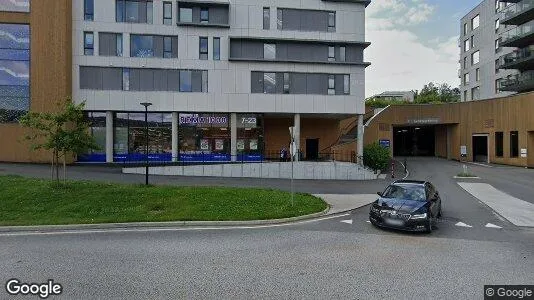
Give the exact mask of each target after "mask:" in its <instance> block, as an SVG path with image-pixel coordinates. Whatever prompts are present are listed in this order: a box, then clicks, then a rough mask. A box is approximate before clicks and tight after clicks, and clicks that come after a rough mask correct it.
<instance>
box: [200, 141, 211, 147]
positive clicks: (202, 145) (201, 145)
mask: <svg viewBox="0 0 534 300" xmlns="http://www.w3.org/2000/svg"><path fill="white" fill-rule="evenodd" d="M200 150H210V143H209V140H206V139H203V140H200Z"/></svg>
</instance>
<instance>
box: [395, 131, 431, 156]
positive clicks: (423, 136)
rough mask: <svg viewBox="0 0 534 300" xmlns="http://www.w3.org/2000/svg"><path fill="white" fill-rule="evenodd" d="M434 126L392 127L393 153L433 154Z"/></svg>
mask: <svg viewBox="0 0 534 300" xmlns="http://www.w3.org/2000/svg"><path fill="white" fill-rule="evenodd" d="M435 154H436V130H435V126H409V127H394V133H393V155H395V156H435Z"/></svg>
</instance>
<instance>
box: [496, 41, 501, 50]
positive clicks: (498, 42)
mask: <svg viewBox="0 0 534 300" xmlns="http://www.w3.org/2000/svg"><path fill="white" fill-rule="evenodd" d="M500 50H501V38H498V39H496V40H495V53H497V52H499V51H500Z"/></svg>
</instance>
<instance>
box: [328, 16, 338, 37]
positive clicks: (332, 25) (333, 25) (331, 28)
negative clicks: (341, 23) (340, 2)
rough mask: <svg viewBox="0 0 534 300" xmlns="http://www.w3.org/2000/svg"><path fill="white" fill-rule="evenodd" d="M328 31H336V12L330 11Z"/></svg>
mask: <svg viewBox="0 0 534 300" xmlns="http://www.w3.org/2000/svg"><path fill="white" fill-rule="evenodd" d="M328 31H329V32H335V31H336V13H335V12H329V13H328Z"/></svg>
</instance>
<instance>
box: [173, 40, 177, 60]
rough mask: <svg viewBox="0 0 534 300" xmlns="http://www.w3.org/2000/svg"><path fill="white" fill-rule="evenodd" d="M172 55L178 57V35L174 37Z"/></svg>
mask: <svg viewBox="0 0 534 300" xmlns="http://www.w3.org/2000/svg"><path fill="white" fill-rule="evenodd" d="M172 57H173V58H177V57H178V37H177V36H173V37H172Z"/></svg>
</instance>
